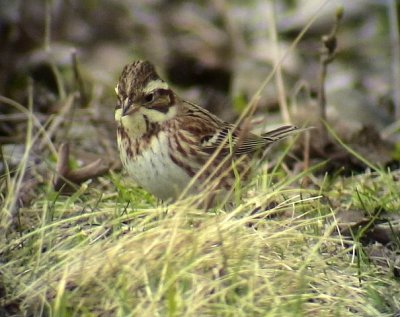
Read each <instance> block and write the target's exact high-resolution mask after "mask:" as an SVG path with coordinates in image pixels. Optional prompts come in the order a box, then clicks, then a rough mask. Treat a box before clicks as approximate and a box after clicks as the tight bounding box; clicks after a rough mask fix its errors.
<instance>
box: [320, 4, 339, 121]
mask: <svg viewBox="0 0 400 317" xmlns="http://www.w3.org/2000/svg"><path fill="white" fill-rule="evenodd" d="M342 18H343V7H340V8H338V9H337V10H336V20H335V24H334V25H333V27H332V30H331V33H329V34H328V35H323V36H322V38H321V40H322V45H323V46H322V49H321V56H320V65H321V68H320V73H319V87H318V104H319V106H320V111H321V112H320V117H321V119H322V121H326V94H325V79H326V73H327V69H328V65H329V64H330V63H332V61H333V60H334V59H335V57H336V47H337V40H336V34H337V31H338V29H339V24H340V21H341V20H342Z"/></svg>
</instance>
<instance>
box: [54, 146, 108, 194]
mask: <svg viewBox="0 0 400 317" xmlns="http://www.w3.org/2000/svg"><path fill="white" fill-rule="evenodd" d="M68 162H69V145H68V144H67V143H63V144H61V145H60V148H59V149H58V161H57V167H56V171H57V174H56V176H55V178H54V182H53V187H54V190H57V191H58V190H63V191H64V192H65V191H68V189H70V188H68V187H70V186H66V185H73V184H76V185H79V184H81V183H83V182H85V181H87V180H88V179H91V178H94V177H97V176H100V175H103V174H105V173H107V172H108V171H109V166H108V165H107V166H105V165H104V164H101V163H102V160H101V159H97V160H96V161H94V162H92V163H90V164H88V165H86V166H84V167H81V168H78V169H76V170H71V169H70V167H69V165H68Z"/></svg>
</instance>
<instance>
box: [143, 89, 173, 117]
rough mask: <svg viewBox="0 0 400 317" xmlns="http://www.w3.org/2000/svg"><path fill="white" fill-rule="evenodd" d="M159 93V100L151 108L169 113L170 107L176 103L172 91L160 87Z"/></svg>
mask: <svg viewBox="0 0 400 317" xmlns="http://www.w3.org/2000/svg"><path fill="white" fill-rule="evenodd" d="M157 95H158V98H157V100H156V101H155V102H154V103H153V104H152V105H151V106H150V107H149V108H150V109H154V110H157V111H160V112H162V113H167V112H168V111H169V108H170V107H171V106H172V105H173V104H174V96H173V94H172V91H171V90H169V89H159V90H158V91H157Z"/></svg>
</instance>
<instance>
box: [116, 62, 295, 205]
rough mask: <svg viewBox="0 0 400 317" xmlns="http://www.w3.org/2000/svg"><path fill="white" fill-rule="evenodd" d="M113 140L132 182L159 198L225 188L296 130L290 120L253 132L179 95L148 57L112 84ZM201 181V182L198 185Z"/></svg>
mask: <svg viewBox="0 0 400 317" xmlns="http://www.w3.org/2000/svg"><path fill="white" fill-rule="evenodd" d="M115 91H116V94H117V97H118V102H117V106H116V108H115V120H116V122H117V139H118V147H119V151H120V157H121V161H122V164H123V166H124V167H125V169H126V170H127V171H128V173H129V175H130V176H131V177H132V178H133V179H134V181H135V182H136V183H137V184H138V185H139V186H141V187H143V188H144V189H145V190H146V191H148V192H150V193H151V194H153V195H154V196H156V197H157V198H159V199H161V200H163V201H173V200H176V199H177V198H179V197H180V195H181V194H182V193H183V192H185V190H186V189H187V186H188V184H189V183H191V180H192V179H193V177H195V181H194V182H193V183H194V185H193V186H192V187H191V188H190V190H189V191H188V192H189V193H195V192H199V191H200V190H201V188H204V187H205V185H207V184H211V183H212V182H214V183H215V184H216V185H215V189H216V190H224V189H225V190H229V189H231V188H232V186H233V185H234V183H235V180H236V179H237V177H238V176H239V177H240V178H241V179H244V178H247V177H248V175H249V171H250V161H251V158H252V156H255V155H256V154H257V153H260V152H261V153H262V152H264V151H265V149H266V148H267V147H269V146H270V145H271V144H273V143H275V142H276V141H278V140H280V139H282V138H284V137H286V136H288V135H290V134H292V133H294V132H297V131H299V129H298V128H297V127H295V126H292V125H286V126H282V127H280V128H278V129H275V130H272V131H270V132H267V133H265V134H261V135H256V134H253V133H250V132H247V131H245V130H246V129H243V128H242V129H240V128H238V127H236V126H235V125H233V124H230V123H227V122H224V121H222V120H221V119H219V118H218V117H216V116H215V115H213V114H211V113H210V112H209V111H207V110H205V109H203V108H201V107H200V106H197V105H195V104H193V103H191V102H188V101H185V100H183V99H182V98H180V97H179V96H178V95H177V94H176V93H175V92H174V91H173V90H172V89H170V88H169V86H168V84H167V83H166V82H165V81H163V80H162V79H161V78H160V77H159V76H158V74H157V72H156V71H155V68H154V66H153V65H152V64H151V63H149V62H147V61H135V62H133V63H132V64H129V65H126V66H125V67H124V69H123V71H122V74H121V76H120V78H119V82H118V85H117V87H116V88H115ZM202 186H203V187H202Z"/></svg>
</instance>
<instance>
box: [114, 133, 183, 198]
mask: <svg viewBox="0 0 400 317" xmlns="http://www.w3.org/2000/svg"><path fill="white" fill-rule="evenodd" d="M150 142H151V143H150V146H148V147H147V149H145V150H143V151H142V152H141V153H140V154H139V155H137V156H135V157H133V158H128V157H127V153H126V151H125V150H123V147H121V146H120V153H121V160H122V163H123V165H124V167H125V168H126V170H127V171H128V173H129V175H130V176H132V178H133V179H134V180H135V182H136V183H137V184H138V185H140V186H141V187H143V188H144V189H145V190H147V191H148V192H150V193H152V194H153V195H155V196H156V197H158V198H160V199H162V200H164V201H167V200H171V199H175V198H177V197H179V195H180V194H181V193H182V192H183V190H184V189H185V188H186V186H187V184H188V183H189V181H190V176H189V175H188V174H187V173H186V172H185V171H184V170H183V169H182V168H180V167H178V166H177V165H176V164H175V163H174V162H173V161H172V160H171V158H170V156H169V154H168V140H167V137H166V135H165V134H164V133H162V132H161V133H159V135H158V137H153V138H152V139H151V141H150Z"/></svg>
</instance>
